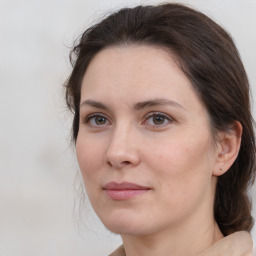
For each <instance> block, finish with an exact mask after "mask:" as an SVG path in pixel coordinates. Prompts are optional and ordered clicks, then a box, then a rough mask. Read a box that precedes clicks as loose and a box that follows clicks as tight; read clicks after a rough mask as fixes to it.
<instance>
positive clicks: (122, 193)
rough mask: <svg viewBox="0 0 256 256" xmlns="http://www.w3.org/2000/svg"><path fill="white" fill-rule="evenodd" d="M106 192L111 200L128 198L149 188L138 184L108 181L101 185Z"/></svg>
mask: <svg viewBox="0 0 256 256" xmlns="http://www.w3.org/2000/svg"><path fill="white" fill-rule="evenodd" d="M103 189H104V191H105V192H106V194H107V195H108V196H109V197H110V198H111V199H113V200H128V199H131V198H134V197H137V196H139V195H141V194H144V193H146V192H148V191H149V190H151V189H150V188H149V187H144V186H141V185H138V184H134V183H129V182H123V183H117V182H110V183H107V184H106V185H105V186H104V187H103Z"/></svg>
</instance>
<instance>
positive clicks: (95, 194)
mask: <svg viewBox="0 0 256 256" xmlns="http://www.w3.org/2000/svg"><path fill="white" fill-rule="evenodd" d="M71 58H72V61H73V71H72V74H71V76H70V78H69V79H68V81H67V83H66V99H67V104H68V106H69V108H70V109H71V110H72V111H73V112H74V120H73V138H74V141H75V144H76V153H77V158H78V163H79V166H80V169H81V173H82V176H83V180H84V184H85V188H86V191H87V194H88V197H89V199H90V202H91V204H92V206H93V208H94V210H95V212H96V214H97V215H98V216H99V218H100V219H101V221H102V222H103V224H104V225H105V226H106V227H107V228H108V229H109V230H111V231H112V232H114V233H117V234H121V237H122V240H123V245H122V246H121V247H120V248H118V249H117V250H116V251H115V252H113V254H111V255H127V256H136V255H140V256H141V255H147V256H150V255H159V256H160V255H178V256H183V255H186V256H187V255H190V256H193V255H251V251H252V241H251V237H250V235H249V232H250V230H251V229H252V226H253V218H252V216H251V204H250V199H249V197H248V194H247V191H248V187H249V184H251V183H252V182H253V178H254V176H255V139H254V132H253V125H252V123H253V119H252V117H251V113H250V102H249V84H248V80H247V76H246V73H245V70H244V67H243V64H242V62H241V60H240V58H239V54H238V51H237V49H236V47H235V45H234V43H233V41H232V39H231V38H230V36H229V35H228V34H227V32H225V31H224V30H223V29H222V28H221V27H220V26H219V25H217V24H216V23H215V22H214V21H212V20H211V19H210V18H208V17H207V16H205V15H204V14H202V13H200V12H198V11H195V10H193V9H190V8H188V7H185V6H183V5H179V4H162V5H159V6H138V7H136V8H131V9H128V8H127V9H122V10H120V11H118V12H117V13H114V14H112V15H110V16H109V17H107V18H105V19H104V20H103V21H101V22H100V23H99V24H96V25H95V26H93V27H91V28H89V29H88V30H86V31H85V32H84V33H83V35H82V36H81V39H80V41H79V42H78V44H77V45H76V46H75V47H74V49H73V51H72V53H71Z"/></svg>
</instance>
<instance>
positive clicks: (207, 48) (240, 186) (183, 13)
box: [66, 3, 255, 235]
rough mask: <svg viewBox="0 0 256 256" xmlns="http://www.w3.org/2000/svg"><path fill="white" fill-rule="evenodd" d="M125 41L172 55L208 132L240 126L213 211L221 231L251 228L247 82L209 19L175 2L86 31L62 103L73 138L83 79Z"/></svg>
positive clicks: (130, 11) (121, 14) (119, 15)
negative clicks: (204, 114) (96, 60)
mask: <svg viewBox="0 0 256 256" xmlns="http://www.w3.org/2000/svg"><path fill="white" fill-rule="evenodd" d="M124 44H146V45H154V46H160V47H162V48H164V49H167V50H168V51H170V52H171V53H172V54H174V55H175V56H176V57H177V58H178V60H179V65H180V68H181V70H182V71H183V72H184V73H185V75H186V76H187V77H188V78H189V80H190V81H191V83H192V85H193V87H194V88H195V90H196V92H197V93H198V95H199V97H200V99H201V101H202V102H203V104H204V105H205V106H206V108H207V110H208V113H209V116H210V119H211V126H212V129H213V131H215V134H216V131H227V130H229V128H230V126H231V125H232V124H234V122H235V121H236V120H237V121H239V122H240V123H241V124H242V126H243V134H242V141H241V148H240V152H239V155H238V157H237V159H236V160H235V162H234V164H233V165H232V166H231V168H230V170H229V171H228V172H226V173H225V174H224V175H222V176H220V177H219V178H218V183H217V188H216V195H215V203H214V213H215V219H216V221H217V223H218V225H219V227H220V229H221V231H222V233H223V234H224V235H228V234H230V233H233V232H235V231H239V230H247V231H250V230H251V228H252V226H253V218H252V216H251V201H250V199H249V196H248V188H249V185H251V184H252V183H253V181H254V177H255V137H254V131H253V118H252V116H251V112H250V98H249V83H248V79H247V75H246V72H245V70H244V67H243V64H242V62H241V60H240V57H239V53H238V51H237V49H236V47H235V45H234V43H233V41H232V39H231V37H230V36H229V34H228V33H227V32H226V31H225V30H224V29H223V28H221V27H220V26H219V25H218V24H216V23H215V22H214V21H213V20H211V19H210V18H209V17H207V16H205V15H204V14H202V13H201V12H199V11H196V10H193V9H191V8H189V7H186V6H184V5H180V4H171V3H169V4H162V5H158V6H137V7H135V8H124V9H121V10H119V11H118V12H116V13H113V14H111V15H110V16H108V17H107V18H105V19H104V20H103V21H101V22H100V23H98V24H96V25H94V26H92V27H91V28H89V29H88V30H86V31H85V32H84V33H83V34H82V36H81V38H80V39H79V42H78V43H77V45H76V46H75V47H74V48H73V50H72V52H71V54H70V59H71V63H72V65H73V71H72V73H71V75H70V77H69V79H68V80H67V82H66V102H67V105H68V107H69V108H70V109H71V110H72V111H73V113H74V119H73V139H74V141H76V138H77V134H78V129H79V104H80V89H81V82H82V78H83V76H84V74H85V72H86V69H87V67H88V65H89V63H90V61H91V60H92V58H93V57H94V56H95V55H96V54H97V53H98V52H99V51H101V50H102V49H104V48H106V47H109V46H114V45H124Z"/></svg>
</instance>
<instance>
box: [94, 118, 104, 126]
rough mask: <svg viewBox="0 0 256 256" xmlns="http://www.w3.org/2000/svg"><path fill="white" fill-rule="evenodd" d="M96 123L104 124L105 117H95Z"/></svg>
mask: <svg viewBox="0 0 256 256" xmlns="http://www.w3.org/2000/svg"><path fill="white" fill-rule="evenodd" d="M95 121H96V124H99V125H100V124H105V123H106V119H105V118H104V117H97V118H96V120H95Z"/></svg>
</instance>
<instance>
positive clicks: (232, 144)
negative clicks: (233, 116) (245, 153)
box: [213, 121, 243, 176]
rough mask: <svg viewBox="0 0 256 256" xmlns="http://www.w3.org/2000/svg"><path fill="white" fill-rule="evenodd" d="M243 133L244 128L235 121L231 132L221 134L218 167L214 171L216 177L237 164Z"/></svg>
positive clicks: (217, 159) (217, 157)
mask: <svg viewBox="0 0 256 256" xmlns="http://www.w3.org/2000/svg"><path fill="white" fill-rule="evenodd" d="M242 132H243V127H242V125H241V123H240V122H238V121H235V122H234V124H233V125H232V127H231V128H230V129H229V130H227V131H221V132H219V134H218V136H219V142H218V149H217V150H218V152H217V156H216V167H215V169H214V170H213V175H214V176H220V175H222V174H224V173H225V172H227V171H228V170H229V168H230V167H231V166H232V164H233V163H234V162H235V160H236V158H237V156H238V153H239V150H240V145H241V138H242Z"/></svg>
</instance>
